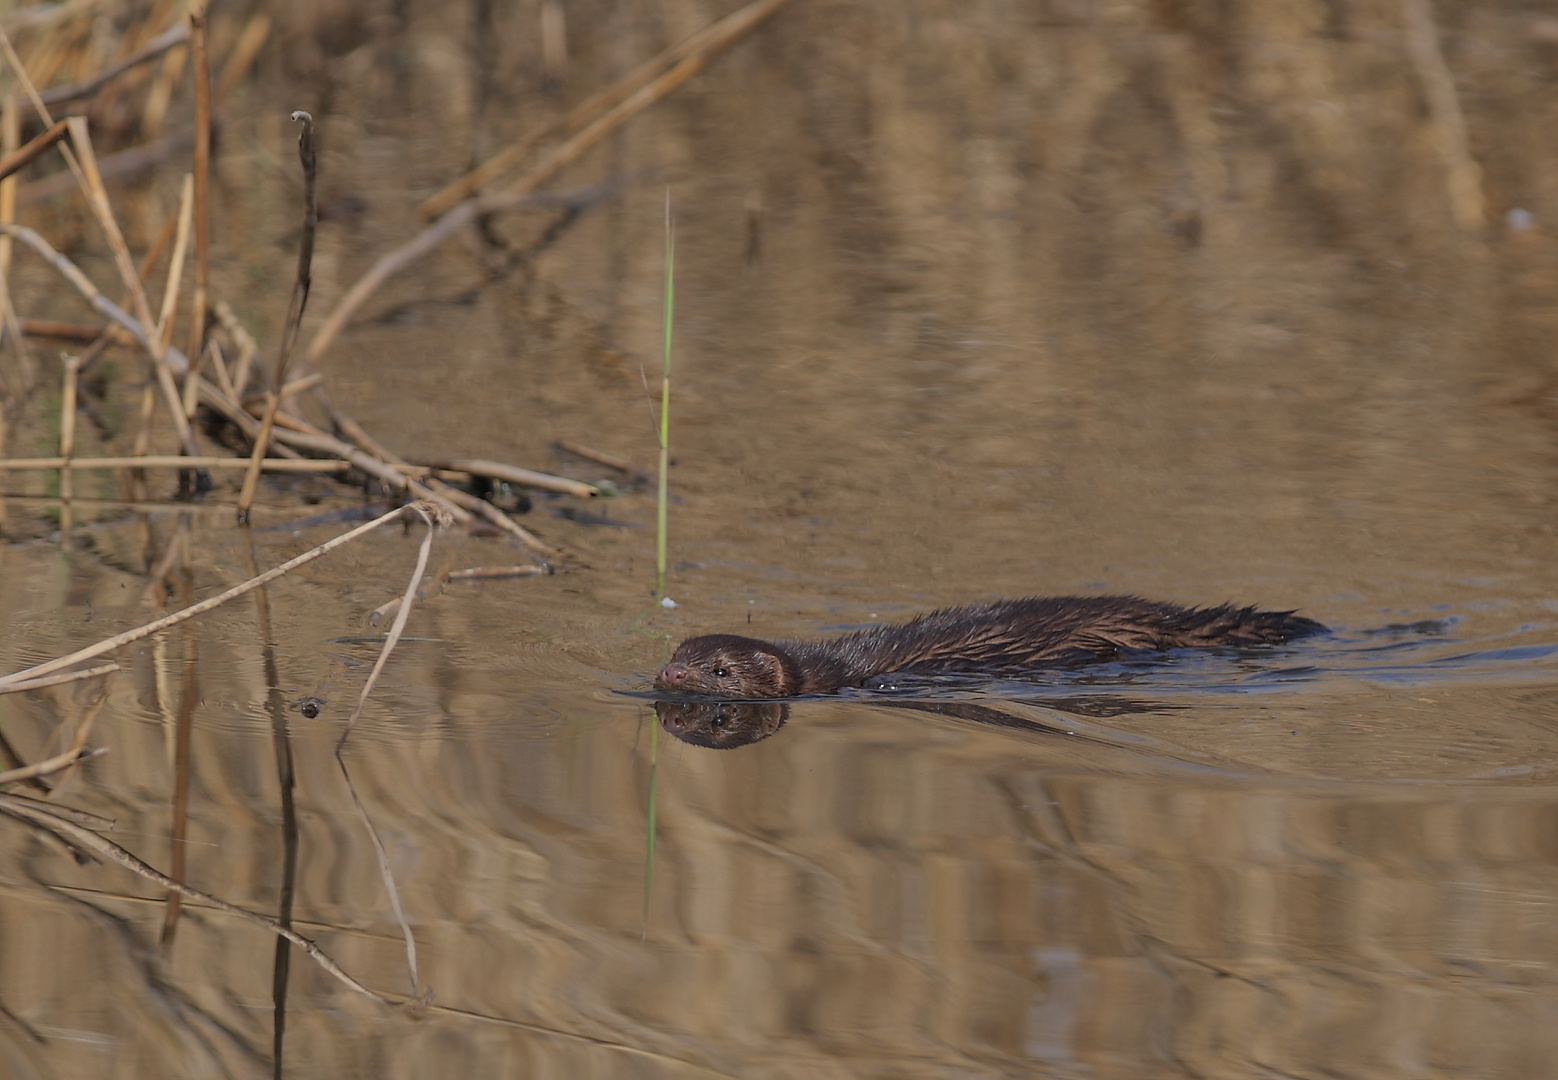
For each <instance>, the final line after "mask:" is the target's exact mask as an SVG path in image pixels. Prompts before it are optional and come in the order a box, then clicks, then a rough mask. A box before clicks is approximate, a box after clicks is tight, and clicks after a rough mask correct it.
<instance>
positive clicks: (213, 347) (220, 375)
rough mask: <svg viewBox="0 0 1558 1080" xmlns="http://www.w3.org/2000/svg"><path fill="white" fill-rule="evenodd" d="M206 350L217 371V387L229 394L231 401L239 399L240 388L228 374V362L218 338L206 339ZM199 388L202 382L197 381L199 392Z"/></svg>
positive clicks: (214, 369)
mask: <svg viewBox="0 0 1558 1080" xmlns="http://www.w3.org/2000/svg"><path fill="white" fill-rule="evenodd" d="M206 352H207V353H209V354H210V356H211V370H212V371H214V372H216V385H217V387H218V388H219V389H220V390H221V391H222V393H223V394H225V395H227V398H228V400H229V401H237V400H238V390H237V388H236V387H234V386H233V380H232V379H231V378H230V377H229V376H228V374H227V364H226V363H225V362H224V361H223V360H222V346H221V344H220V343H218V342H217V340H216V338H208V339H207V340H206ZM199 388H200V384H199V383H198V382H197V383H196V384H195V389H196V391H197V392H198V391H199Z"/></svg>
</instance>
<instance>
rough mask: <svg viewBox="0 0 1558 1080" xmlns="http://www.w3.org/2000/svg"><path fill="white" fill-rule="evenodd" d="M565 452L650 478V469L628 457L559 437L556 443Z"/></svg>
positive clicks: (638, 476)
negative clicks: (640, 465)
mask: <svg viewBox="0 0 1558 1080" xmlns="http://www.w3.org/2000/svg"><path fill="white" fill-rule="evenodd" d="M554 445H555V446H556V447H557V448H558V449H559V450H561V451H563V452H564V453H568V454H572V455H574V456H575V457H582V458H583V459H584V460H585V461H593V462H595V464H597V465H604V466H606V467H607V468H608V469H616V470H617V471H618V472H624V473H627V474H628V475H629V476H631V477H634V478H635V479H639V478H642V479H648V478H649V470H647V469H643V468H640V467H639V466H637V465H635V464H633V463H632V462H631V461H629V460H628V459H627V458H620V457H617V456H616V455H614V454H608V453H606V452H604V451H602V450H595V449H592V448H591V447H588V446H585V445H583V444H582V443H576V442H574V441H573V440H571V439H558V440H557V441H556V443H555V444H554Z"/></svg>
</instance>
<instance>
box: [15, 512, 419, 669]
mask: <svg viewBox="0 0 1558 1080" xmlns="http://www.w3.org/2000/svg"><path fill="white" fill-rule="evenodd" d="M413 511H416V512H420V511H419V510H418V504H417V503H408V504H406V505H405V506H401V507H397V508H396V509H394V510H391V511H390V512H389V513H387V514H384V515H383V516H381V517H377V518H374V519H373V520H372V521H369V522H366V523H364V524H362V525H359V526H357V527H356V528H355V529H351V530H349V531H347V532H344V533H342V534H341V535H340V536H336V537H333V538H332V539H329V540H326V541H325V542H324V543H323V544H320V545H318V546H317V547H313V548H310V549H309V550H307V551H305V552H304V553H303V554H301V555H299V556H297V557H295V558H292V559H288V560H287V561H286V562H284V563H282V564H281V565H279V566H274V567H272V568H271V569H269V570H267V571H265V573H263V574H260V575H259V576H257V577H252V578H250V579H249V580H248V581H245V582H243V583H241V584H239V585H235V586H233V587H232V588H231V589H228V590H227V591H226V592H222V593H219V594H217V595H216V596H212V597H208V598H206V599H205V600H202V601H200V602H199V603H198V604H191V605H190V606H189V607H187V608H183V609H182V610H180V611H175V612H174V613H173V614H171V615H165V616H163V617H162V618H160V619H154V620H152V621H151V622H149V623H146V624H144V625H142V626H137V627H135V628H134V629H133V630H126V631H125V632H124V633H122V634H115V635H114V636H113V637H111V638H107V639H105V640H103V641H99V642H97V643H96V644H95V645H88V646H86V647H85V648H82V649H77V650H76V651H75V652H73V653H71V654H70V655H68V656H62V657H59V658H57V659H54V660H48V661H45V662H44V663H42V664H34V665H33V666H32V667H30V668H23V669H22V670H21V671H13V672H12V673H11V674H9V675H0V693H3V692H5V690H6V688H7V687H10V686H13V685H15V684H16V683H21V682H30V681H32V680H33V679H37V678H40V677H41V676H44V675H51V674H53V673H54V672H56V671H63V670H64V669H66V668H68V667H70V666H71V665H72V664H79V663H81V662H82V661H83V660H91V659H93V658H95V657H99V656H102V655H103V654H104V653H108V652H112V651H113V650H115V649H118V648H120V647H122V646H125V645H129V644H131V643H132V642H136V641H139V640H141V639H142V638H144V637H150V636H151V635H152V634H155V633H157V632H158V631H161V630H166V629H167V628H168V627H170V626H177V625H178V624H179V623H181V622H184V621H185V620H187V619H193V618H194V617H195V616H196V615H204V614H205V613H206V612H208V611H210V610H212V609H213V608H217V607H220V606H222V605H223V604H225V603H227V602H228V601H229V600H233V599H236V598H237V597H240V596H243V595H244V594H245V593H248V592H252V591H253V590H255V589H258V588H259V587H260V586H261V585H264V584H266V583H268V582H271V581H275V580H276V579H277V578H279V577H281V576H282V575H284V574H288V573H291V572H292V571H293V570H296V569H297V568H298V567H300V566H307V565H308V564H309V563H311V562H313V561H314V560H315V559H318V558H321V557H322V556H325V555H328V554H329V553H330V552H332V551H334V550H335V549H336V548H338V547H341V546H342V545H343V544H349V543H351V542H352V541H353V540H356V539H357V538H358V537H360V536H362V535H363V534H365V533H368V532H372V531H373V530H374V529H377V528H379V527H380V526H382V525H385V524H387V523H388V522H391V521H395V520H397V519H399V518H401V517H403V516H405V515H406V514H408V513H410V512H413ZM434 512H435V513H436V511H434Z"/></svg>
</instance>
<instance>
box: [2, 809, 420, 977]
mask: <svg viewBox="0 0 1558 1080" xmlns="http://www.w3.org/2000/svg"><path fill="white" fill-rule="evenodd" d="M53 809H54V808H53V807H50V806H47V805H46V804H44V803H40V802H38V801H37V800H34V799H23V798H19V797H18V796H15V795H6V794H0V811H3V812H4V813H7V814H10V815H12V816H13V817H18V818H21V819H22V820H24V821H28V822H30V823H32V824H34V825H36V826H38V827H40V828H42V829H46V830H48V831H49V832H52V833H55V834H57V835H58V836H60V837H61V838H62V839H64V840H66V841H67V842H68V843H70V844H72V845H77V846H80V847H81V848H83V849H85V850H87V851H90V852H93V853H94V854H97V855H101V856H102V857H103V858H105V859H107V860H109V861H110V862H114V863H117V864H118V865H120V866H122V867H124V868H125V869H126V870H129V871H131V872H133V873H136V874H139V875H141V876H142V877H144V878H146V879H148V880H149V881H154V882H156V883H157V884H158V885H161V886H162V887H163V888H164V889H171V890H173V891H175V892H178V893H180V894H182V895H183V896H186V897H188V898H189V899H191V900H195V901H198V902H200V903H202V904H208V905H210V906H211V907H214V908H216V909H217V910H218V911H225V912H227V913H228V914H229V915H235V916H237V917H238V918H240V919H243V920H244V921H245V922H249V923H253V924H254V925H255V926H260V927H263V928H264V929H266V930H269V931H270V932H271V933H273V934H279V935H280V936H282V937H284V938H286V939H287V940H288V941H290V942H292V944H294V945H296V946H297V947H298V948H300V949H302V950H303V951H304V952H305V953H307V954H308V955H309V957H310V958H311V959H312V960H313V961H314V962H315V963H316V964H318V965H319V966H320V967H322V968H324V969H325V970H326V971H328V972H329V973H330V974H331V975H334V976H335V977H336V978H337V979H339V980H341V982H343V983H345V984H346V985H347V986H349V987H351V988H352V989H353V990H356V991H357V992H358V993H360V994H366V995H367V996H368V997H371V998H372V999H373V1000H375V1001H378V1002H381V1003H383V1004H385V1005H392V1004H394V1003H393V1002H392V1001H390V1000H389V999H388V998H385V997H383V996H382V995H380V994H377V993H375V992H374V991H372V990H369V989H368V988H367V987H366V986H364V985H363V984H362V983H360V982H358V981H357V980H356V979H354V978H352V977H351V976H350V975H348V974H347V973H346V972H345V971H343V970H342V969H341V967H340V965H339V964H337V963H336V962H335V961H334V960H332V959H330V957H329V956H328V955H327V954H326V953H325V952H324V950H322V949H321V948H320V947H319V946H318V945H315V944H314V943H313V942H312V941H310V940H309V939H308V938H306V937H304V936H302V935H301V934H299V933H297V932H296V931H294V930H291V929H289V928H287V927H284V926H282V925H281V924H280V923H278V922H276V920H274V919H269V918H266V917H265V916H264V915H259V914H257V913H255V912H252V911H249V910H248V909H247V908H241V907H239V906H238V905H237V904H229V903H228V902H227V901H226V900H222V899H220V898H218V897H215V896H212V895H211V894H210V893H207V892H201V891H200V890H199V889H195V888H191V887H190V886H188V885H185V884H184V883H183V882H181V881H174V880H173V879H172V878H170V877H168V875H166V874H164V873H162V872H161V871H159V870H156V869H154V868H153V867H151V866H150V865H148V864H147V863H145V862H142V861H141V860H140V859H139V858H137V857H136V856H134V855H132V854H130V852H128V851H126V850H125V849H124V848H122V847H120V846H119V845H118V844H115V843H113V842H112V841H110V840H107V839H104V838H103V837H101V836H99V835H98V834H97V833H95V832H93V831H92V830H90V829H86V828H83V827H81V826H80V825H77V824H76V823H75V822H73V821H71V820H70V819H69V818H68V817H66V816H65V815H63V814H58V813H54V812H53Z"/></svg>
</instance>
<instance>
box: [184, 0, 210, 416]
mask: <svg viewBox="0 0 1558 1080" xmlns="http://www.w3.org/2000/svg"><path fill="white" fill-rule="evenodd" d="M189 29H190V37H191V39H192V41H193V43H194V54H195V55H194V59H195V72H194V79H195V295H194V297H193V298H192V299H191V301H190V305H189V345H188V346H187V347H186V348H185V350H184V355H186V356H188V357H189V360H190V364H191V365H192V367H191V370H193V371H195V372H196V373H197V374H198V373H199V371H200V359H201V357H203V356H204V355H205V348H204V340H205V332H206V290H207V288H208V286H209V285H210V283H211V263H210V232H209V225H210V217H209V213H208V203H207V188H208V186H209V184H208V181H209V177H210V174H211V60H210V57H209V56H208V55H207V53H206V10H205V4H204V2H203V0H202V2H199V3H196V4H193V5H191V8H190V12H189ZM193 381H194V380H186V381H185V388H186V389H185V394H184V411H185V413H186V415H188V416H190V417H193V416H194V415H195V405H196V401H195V399H194V398H193V397H192V396H191V395H190V393H189V391H188V387H189V386H190V385H191V383H193Z"/></svg>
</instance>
